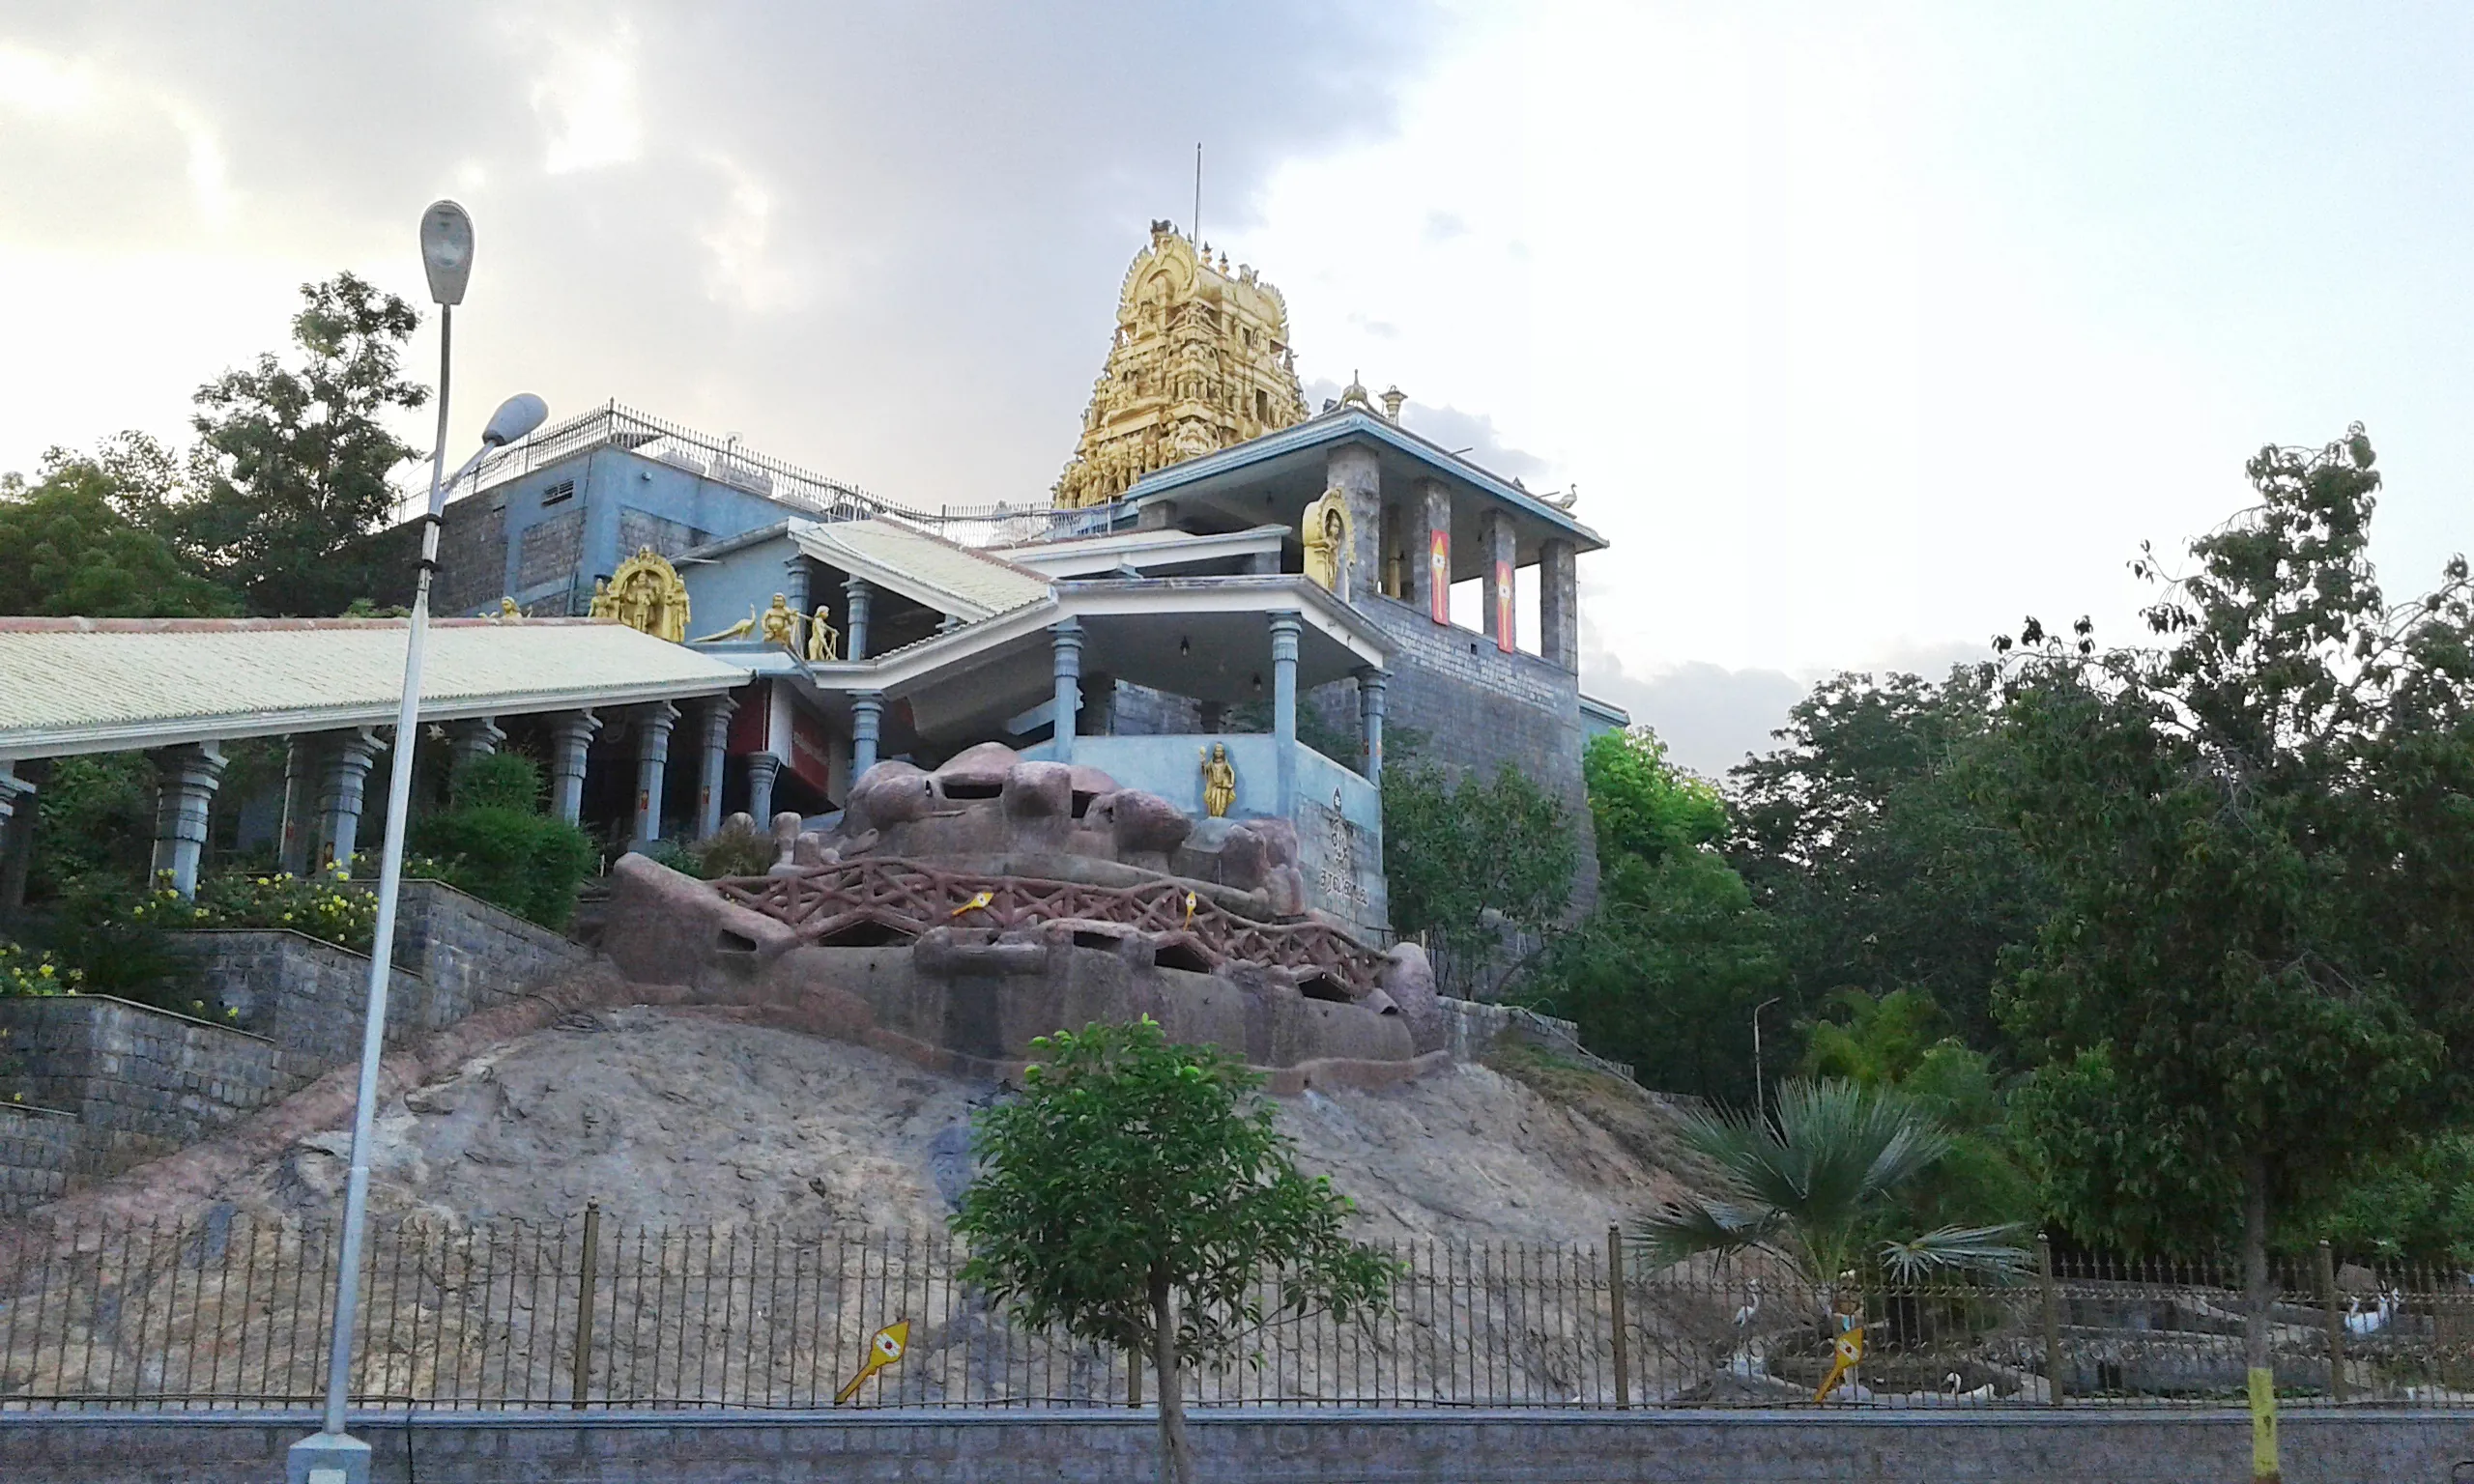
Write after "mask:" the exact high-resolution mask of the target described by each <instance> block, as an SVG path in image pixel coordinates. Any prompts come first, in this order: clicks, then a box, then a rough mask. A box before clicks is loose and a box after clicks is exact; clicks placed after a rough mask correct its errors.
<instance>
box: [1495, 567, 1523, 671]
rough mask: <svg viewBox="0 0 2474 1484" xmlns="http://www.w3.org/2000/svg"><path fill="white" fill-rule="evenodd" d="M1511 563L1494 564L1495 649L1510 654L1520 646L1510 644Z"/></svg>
mask: <svg viewBox="0 0 2474 1484" xmlns="http://www.w3.org/2000/svg"><path fill="white" fill-rule="evenodd" d="M1511 613H1512V601H1511V563H1510V562H1509V561H1498V562H1496V563H1495V647H1496V648H1498V649H1501V650H1502V651H1503V652H1504V653H1506V654H1510V653H1511V652H1512V651H1513V650H1514V649H1517V648H1519V647H1520V646H1519V645H1518V644H1516V643H1514V642H1512V632H1511Z"/></svg>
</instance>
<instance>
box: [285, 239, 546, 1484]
mask: <svg viewBox="0 0 2474 1484" xmlns="http://www.w3.org/2000/svg"><path fill="white" fill-rule="evenodd" d="M421 266H422V268H423V269H424V270H425V271H427V272H428V274H429V295H430V299H431V300H433V301H434V302H436V303H437V305H438V443H437V447H436V450H435V451H434V452H433V454H432V455H431V458H430V466H429V507H428V511H427V513H426V514H424V515H423V516H422V517H421V564H420V576H419V579H418V580H417V582H416V583H415V585H414V587H413V615H412V620H411V622H410V624H409V625H408V627H407V630H406V634H405V642H404V697H403V700H402V702H401V704H400V705H399V706H398V707H397V708H396V711H395V756H394V759H393V770H392V772H391V773H390V775H389V777H390V780H391V782H390V783H389V785H388V793H387V842H386V845H385V847H384V849H383V851H382V852H381V854H380V856H379V867H378V923H377V927H376V930H375V931H374V932H373V933H372V935H371V940H370V947H369V1008H368V1013H367V1017H366V1019H365V1020H364V1021H363V1023H362V1025H361V1033H360V1093H359V1094H358V1096H357V1097H356V1098H355V1099H354V1100H353V1112H352V1175H351V1177H350V1179H349V1180H348V1181H347V1182H346V1183H345V1185H344V1240H343V1252H342V1258H341V1263H340V1265H339V1267H338V1270H337V1271H336V1273H335V1310H334V1331H333V1334H332V1336H331V1338H330V1340H329V1342H328V1348H327V1415H326V1422H325V1425H324V1426H323V1427H321V1428H320V1429H319V1430H318V1431H317V1432H315V1433H312V1434H311V1435H310V1436H308V1437H306V1438H303V1439H302V1440H301V1441H298V1442H296V1443H294V1444H293V1445H292V1448H291V1452H290V1454H289V1455H288V1457H287V1459H286V1461H285V1462H286V1468H285V1478H286V1479H287V1480H288V1481H289V1484H368V1479H369V1444H367V1443H365V1442H362V1441H360V1440H359V1439H357V1438H353V1437H351V1436H349V1435H347V1434H346V1433H345V1432H344V1404H345V1403H346V1402H347V1401H348V1400H349V1399H350V1396H351V1389H352V1330H353V1320H354V1318H355V1311H356V1310H357V1309H358V1308H359V1307H360V1246H361V1229H362V1227H363V1226H365V1225H366V1224H367V1223H368V1217H369V1140H370V1124H371V1121H372V1118H373V1115H374V1113H375V1111H376V1104H377V1101H378V1059H379V1057H380V1055H381V1054H383V1052H384V1051H385V1049H386V1040H387V975H388V966H389V964H390V963H391V962H392V961H393V959H394V956H395V898H396V893H397V889H398V888H399V887H400V886H401V885H402V884H403V872H404V823H405V818H406V814H407V813H408V811H409V810H410V808H411V804H412V797H413V752H414V749H415V747H416V746H417V743H418V742H419V739H420V728H419V725H418V724H419V719H420V699H421V650H422V648H423V646H424V641H426V640H427V639H428V637H429V580H430V575H431V574H432V573H434V572H436V571H437V570H438V528H439V516H440V512H441V510H442V509H443V507H444V505H445V502H446V491H447V490H449V489H451V488H452V487H453V486H454V485H455V484H456V483H457V482H458V481H460V480H461V479H463V477H464V476H465V475H466V474H468V473H470V472H472V471H473V470H474V469H475V468H476V467H477V466H478V465H479V464H480V462H481V460H482V459H483V458H484V457H486V456H487V455H488V454H489V453H490V451H491V450H492V449H495V448H500V447H503V446H504V445H506V444H508V443H511V442H515V441H516V440H517V439H519V438H522V437H523V436H524V435H526V434H527V433H530V432H532V430H533V429H534V428H537V427H539V426H541V423H542V419H544V418H546V417H547V416H549V414H550V409H549V407H548V406H547V405H546V404H545V403H543V402H542V400H541V399H540V398H539V397H536V396H534V395H532V393H531V392H521V393H519V394H517V395H515V396H512V397H509V398H507V399H506V401H505V402H503V403H502V404H501V405H500V407H499V410H498V412H497V413H495V414H492V415H491V417H490V425H489V427H488V428H487V429H485V430H483V432H482V434H481V447H480V450H479V451H478V452H476V453H475V454H474V455H473V457H472V458H470V459H468V460H466V461H465V464H464V467H463V468H462V469H459V470H457V471H455V473H454V474H453V475H452V476H451V477H447V476H446V387H447V369H448V353H449V347H450V345H451V344H452V340H453V328H454V316H455V306H456V305H457V304H460V303H462V302H463V301H464V285H465V282H466V280H468V279H469V278H471V277H472V275H473V218H472V217H470V216H468V215H466V214H465V212H464V208H462V207H460V206H458V205H456V204H455V203H454V202H452V201H440V202H437V203H435V204H434V205H432V206H431V207H430V209H429V210H428V211H426V212H423V213H422V214H421Z"/></svg>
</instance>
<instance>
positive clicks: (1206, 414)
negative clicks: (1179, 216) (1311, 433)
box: [1056, 221, 1306, 508]
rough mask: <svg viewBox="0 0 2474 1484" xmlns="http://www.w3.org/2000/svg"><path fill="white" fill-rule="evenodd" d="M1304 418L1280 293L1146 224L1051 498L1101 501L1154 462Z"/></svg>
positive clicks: (1169, 231)
mask: <svg viewBox="0 0 2474 1484" xmlns="http://www.w3.org/2000/svg"><path fill="white" fill-rule="evenodd" d="M1305 420H1306V396H1305V393H1304V392H1302V391H1301V390H1300V389H1299V388H1298V385H1297V364H1296V359H1295V357H1294V356H1293V355H1292V354H1291V353H1290V350H1289V345H1288V304H1287V301H1286V300H1282V299H1281V298H1280V290H1278V289H1275V288H1273V287H1272V286H1271V285H1270V284H1268V283H1265V282H1264V281H1263V280H1262V279H1261V278H1259V277H1257V276H1255V273H1254V271H1253V270H1252V269H1251V268H1248V267H1245V266H1243V265H1240V266H1239V267H1238V269H1237V270H1236V271H1235V272H1234V273H1233V274H1232V273H1231V272H1230V271H1229V268H1228V260H1227V258H1226V257H1224V256H1223V257H1222V258H1220V259H1219V260H1218V261H1217V262H1215V261H1214V260H1213V258H1212V255H1211V250H1210V247H1209V245H1208V244H1202V245H1199V246H1198V245H1197V244H1196V243H1194V240H1193V239H1191V238H1189V237H1186V236H1185V235H1184V234H1182V233H1180V232H1178V231H1177V230H1176V229H1175V228H1174V227H1173V226H1171V225H1170V224H1169V223H1167V222H1165V221H1155V222H1153V223H1152V224H1151V245H1150V246H1148V247H1145V248H1144V249H1143V250H1142V251H1141V252H1139V253H1137V254H1136V256H1135V259H1134V265H1133V266H1132V267H1131V268H1129V269H1127V270H1126V274H1125V287H1124V289H1123V290H1122V291H1121V292H1120V293H1119V295H1118V298H1117V323H1116V331H1115V333H1114V335H1113V336H1112V337H1111V338H1110V340H1109V342H1108V366H1107V369H1105V370H1104V371H1102V372H1101V373H1100V379H1099V381H1098V382H1097V383H1095V384H1094V385H1093V386H1092V388H1091V405H1090V407H1089V408H1088V409H1087V410H1085V411H1084V413H1083V414H1082V437H1081V441H1080V442H1079V443H1078V444H1077V445H1076V446H1075V449H1074V457H1073V458H1071V459H1069V460H1067V461H1066V465H1065V471H1064V472H1063V473H1062V474H1060V475H1059V476H1058V477H1057V481H1056V503H1057V504H1058V505H1059V506H1060V507H1064V508H1074V507H1078V506H1082V505H1099V504H1106V503H1107V502H1108V501H1109V500H1111V499H1116V498H1117V497H1118V496H1120V495H1122V494H1124V493H1125V492H1126V489H1127V487H1128V486H1130V485H1132V484H1133V483H1134V482H1135V481H1136V479H1139V478H1141V477H1142V476H1143V475H1144V474H1147V473H1149V472H1151V471H1153V470H1155V469H1163V468H1165V467H1166V466H1168V465H1170V464H1176V463H1180V462H1182V461H1184V460H1187V459H1191V458H1195V457H1197V456H1199V455H1202V454H1206V453H1212V452H1216V451H1217V450H1219V449H1222V448H1225V447H1227V446H1228V445H1230V444H1231V443H1241V442H1245V441H1246V440H1248V439H1250V438H1257V437H1260V436H1261V435H1263V434H1265V433H1271V432H1275V431H1277V430H1279V429H1280V428H1285V427H1289V426H1291V425H1292V424H1295V423H1300V422H1304V421H1305Z"/></svg>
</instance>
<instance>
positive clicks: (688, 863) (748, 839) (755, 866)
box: [636, 818, 773, 881]
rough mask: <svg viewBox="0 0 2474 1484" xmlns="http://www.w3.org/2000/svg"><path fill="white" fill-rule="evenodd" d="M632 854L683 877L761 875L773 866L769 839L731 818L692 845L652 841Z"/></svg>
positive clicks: (700, 878)
mask: <svg viewBox="0 0 2474 1484" xmlns="http://www.w3.org/2000/svg"><path fill="white" fill-rule="evenodd" d="M636 854H638V855H641V856H643V857H644V858H645V859H646V860H648V861H650V862H652V863H653V864H654V865H656V866H667V867H668V868H670V869H671V870H675V871H677V872H678V873H679V874H680V875H683V876H694V877H696V878H697V879H698V880H701V881H717V880H720V879H721V878H722V877H724V876H761V875H762V874H764V873H765V872H766V871H767V870H772V868H773V839H772V837H771V836H769V835H766V834H764V833H762V831H759V830H757V829H755V828H753V827H751V826H749V825H744V824H740V823H738V822H737V821H736V820H735V818H734V819H733V820H732V821H731V822H729V823H726V824H724V825H723V826H722V827H721V828H720V829H718V830H715V831H714V832H713V834H712V836H711V837H710V838H709V839H705V840H700V841H698V842H695V843H694V844H687V843H683V842H679V841H676V840H656V841H653V842H651V843H649V844H646V845H643V846H640V847H638V849H637V850H636Z"/></svg>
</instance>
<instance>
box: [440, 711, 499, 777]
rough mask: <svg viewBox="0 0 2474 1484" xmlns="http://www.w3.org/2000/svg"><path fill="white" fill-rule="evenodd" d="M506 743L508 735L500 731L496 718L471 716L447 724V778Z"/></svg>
mask: <svg viewBox="0 0 2474 1484" xmlns="http://www.w3.org/2000/svg"><path fill="white" fill-rule="evenodd" d="M505 741H506V733H505V732H503V731H501V730H500V729H499V719H498V718H497V717H495V716H471V717H466V718H465V719H464V720H462V721H460V722H449V723H447V724H446V761H447V776H448V777H449V778H452V777H454V776H455V775H456V774H458V773H461V772H463V771H464V768H465V766H466V765H467V764H469V763H471V762H472V761H473V760H474V759H475V758H478V757H487V756H490V755H491V754H492V753H495V752H497V751H498V750H499V747H500V744H502V743H503V742H505Z"/></svg>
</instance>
